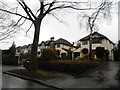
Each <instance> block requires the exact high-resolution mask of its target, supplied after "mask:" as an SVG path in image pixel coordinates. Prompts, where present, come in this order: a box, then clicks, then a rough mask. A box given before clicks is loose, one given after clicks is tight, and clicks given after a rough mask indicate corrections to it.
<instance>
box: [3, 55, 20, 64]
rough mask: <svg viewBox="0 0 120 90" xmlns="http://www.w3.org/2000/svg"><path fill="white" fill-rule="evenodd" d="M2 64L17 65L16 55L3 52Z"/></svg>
mask: <svg viewBox="0 0 120 90" xmlns="http://www.w3.org/2000/svg"><path fill="white" fill-rule="evenodd" d="M2 64H6V65H18V61H17V57H15V56H11V55H6V54H3V55H2Z"/></svg>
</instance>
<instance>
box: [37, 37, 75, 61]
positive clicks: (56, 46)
mask: <svg viewBox="0 0 120 90" xmlns="http://www.w3.org/2000/svg"><path fill="white" fill-rule="evenodd" d="M39 48H41V51H42V49H45V48H46V49H51V50H56V51H57V50H58V51H59V53H60V55H59V57H61V58H63V59H65V57H67V55H68V54H71V55H70V57H69V59H72V52H73V51H75V50H76V47H75V46H73V44H71V43H70V42H68V41H67V40H65V39H63V38H60V39H58V40H54V37H51V38H50V40H47V41H42V42H41V44H40V45H39Z"/></svg>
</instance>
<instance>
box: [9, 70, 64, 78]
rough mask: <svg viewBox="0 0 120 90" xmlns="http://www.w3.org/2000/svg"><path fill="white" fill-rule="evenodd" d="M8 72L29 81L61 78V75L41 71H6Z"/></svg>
mask: <svg viewBox="0 0 120 90" xmlns="http://www.w3.org/2000/svg"><path fill="white" fill-rule="evenodd" d="M8 72H11V73H15V74H18V75H22V76H25V77H29V78H31V79H38V80H47V79H50V78H58V77H62V75H61V74H57V73H51V72H46V71H43V70H36V71H28V70H26V69H13V70H11V71H8Z"/></svg>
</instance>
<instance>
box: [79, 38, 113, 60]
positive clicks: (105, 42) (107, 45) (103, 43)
mask: <svg viewBox="0 0 120 90" xmlns="http://www.w3.org/2000/svg"><path fill="white" fill-rule="evenodd" d="M96 47H104V48H105V49H106V50H109V59H111V60H113V52H112V49H113V47H114V45H113V44H112V43H111V42H110V41H109V40H107V39H103V40H102V41H101V43H98V44H97V43H96V44H92V49H93V50H95V49H96ZM83 48H87V49H89V41H87V44H86V45H83V44H82V42H81V47H80V50H82V49H83Z"/></svg>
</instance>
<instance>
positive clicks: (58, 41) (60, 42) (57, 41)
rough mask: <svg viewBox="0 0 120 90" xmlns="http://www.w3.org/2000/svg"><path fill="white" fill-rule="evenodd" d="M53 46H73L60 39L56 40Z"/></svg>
mask: <svg viewBox="0 0 120 90" xmlns="http://www.w3.org/2000/svg"><path fill="white" fill-rule="evenodd" d="M55 44H64V45H68V46H73V45H72V44H71V43H70V42H68V41H67V40H65V39H62V38H60V39H58V40H56V41H55Z"/></svg>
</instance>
